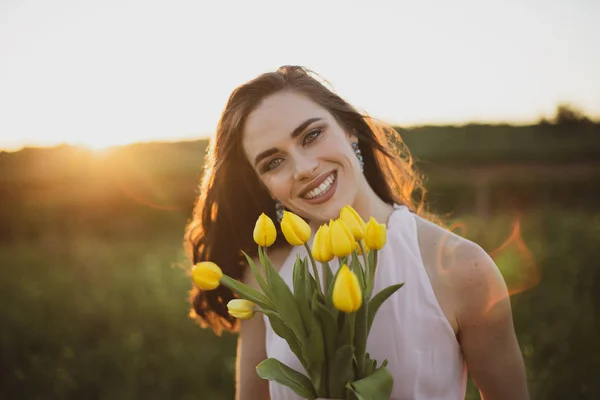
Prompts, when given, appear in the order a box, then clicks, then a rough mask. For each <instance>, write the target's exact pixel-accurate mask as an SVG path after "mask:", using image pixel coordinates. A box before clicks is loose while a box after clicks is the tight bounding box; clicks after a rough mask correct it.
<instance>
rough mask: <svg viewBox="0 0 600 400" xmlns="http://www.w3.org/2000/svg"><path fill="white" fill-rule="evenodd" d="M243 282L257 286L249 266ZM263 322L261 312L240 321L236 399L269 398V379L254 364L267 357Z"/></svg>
mask: <svg viewBox="0 0 600 400" xmlns="http://www.w3.org/2000/svg"><path fill="white" fill-rule="evenodd" d="M243 280H244V282H245V283H246V284H247V285H250V286H252V287H254V288H258V284H257V283H256V280H255V279H254V277H253V276H252V273H251V271H250V268H247V269H246V275H245V277H244V279H243ZM265 335H266V333H265V323H264V320H263V316H262V314H260V313H259V314H256V315H255V316H254V318H252V319H250V320H246V321H245V320H242V321H241V329H240V334H239V339H238V347H237V368H236V386H237V387H236V400H255V399H260V400H263V399H264V400H269V399H270V397H269V381H267V380H265V379H261V378H259V377H258V375H257V373H256V365H257V364H258V363H260V362H261V361H263V360H264V359H266V358H267V354H266V349H265Z"/></svg>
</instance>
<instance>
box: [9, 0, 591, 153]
mask: <svg viewBox="0 0 600 400" xmlns="http://www.w3.org/2000/svg"><path fill="white" fill-rule="evenodd" d="M277 4H278V3H276V2H274V1H257V2H254V3H253V4H251V5H249V4H245V3H243V2H235V4H231V3H227V4H221V3H218V4H211V6H210V7H208V6H205V5H203V4H200V3H195V2H166V1H157V2H153V3H151V4H150V3H147V2H142V1H141V0H129V1H116V0H113V1H108V0H107V1H104V2H90V3H86V4H81V3H79V2H76V1H74V0H59V1H57V2H53V3H52V4H48V3H46V2H42V1H41V0H33V1H32V2H30V4H28V5H27V7H25V6H23V5H22V4H18V3H17V2H15V1H13V2H10V1H9V2H5V3H3V4H1V5H0V11H2V12H0V33H2V34H1V35H0V51H2V53H3V54H6V58H5V60H4V61H3V62H2V63H0V87H2V88H3V90H2V91H1V92H0V110H2V112H3V114H4V115H3V117H2V118H0V149H1V150H4V151H18V149H20V148H23V147H55V146H57V145H59V144H60V143H67V144H71V145H76V146H82V147H88V148H95V149H102V148H106V147H112V146H121V145H126V144H130V143H139V142H156V141H158V142H178V141H189V140H201V139H204V138H210V137H211V136H212V132H213V131H214V127H215V126H216V124H217V121H218V118H219V115H220V113H221V110H222V108H223V107H224V105H225V102H226V101H227V98H228V96H229V93H230V92H231V91H232V90H233V89H234V88H235V87H236V86H238V85H240V84H241V83H243V82H245V81H247V80H249V79H252V78H253V77H255V76H257V75H259V74H260V73H263V72H266V71H269V70H273V69H275V68H277V67H278V66H279V65H283V64H299V65H305V66H307V67H309V68H311V69H312V70H314V71H315V72H317V73H318V74H320V76H321V77H322V78H323V79H326V80H327V81H328V82H330V83H331V85H332V87H333V89H334V90H335V91H336V92H337V93H338V94H340V95H341V96H342V97H343V98H344V99H346V100H347V101H349V102H350V103H351V104H353V105H354V106H355V107H356V108H357V109H358V110H359V111H361V112H364V113H366V114H368V115H370V116H372V117H374V118H377V119H379V120H382V121H384V122H386V123H389V124H390V125H394V126H401V127H411V126H423V125H433V126H439V125H444V126H447V125H465V124H469V123H482V124H500V123H508V124H512V125H527V124H535V123H536V122H537V121H539V120H540V119H541V118H546V119H548V118H551V117H552V116H553V115H554V112H555V109H556V107H557V106H558V105H559V104H563V103H566V104H570V105H572V106H573V107H575V108H577V109H580V110H581V111H582V112H583V113H584V114H585V115H587V116H588V117H589V118H592V119H594V120H598V119H600V95H599V93H600V79H598V78H597V72H596V71H598V70H600V54H598V53H593V52H592V51H591V49H594V48H600V26H599V25H598V24H596V23H595V21H596V20H597V18H598V17H600V3H598V2H593V1H590V0H577V1H573V2H569V3H564V2H559V1H556V0H555V1H550V2H539V1H537V0H525V1H522V2H520V3H519V4H501V2H499V1H495V2H486V4H485V5H482V4H480V3H478V2H476V1H474V0H459V1H458V2H454V3H452V4H448V3H446V2H443V1H425V2H421V3H419V4H413V3H409V2H394V3H391V2H385V1H376V0H374V1H372V2H369V3H368V4H367V2H357V1H353V2H340V1H332V2H327V3H319V2H317V1H313V0H307V1H306V2H305V3H303V7H298V8H297V9H295V10H294V13H293V14H292V13H289V12H285V10H280V8H278V7H277ZM265 10H268V11H269V12H270V14H269V13H266V12H263V11H265ZM248 15H250V16H252V18H247V16H248ZM273 16H275V18H273ZM365 17H366V18H365ZM508 26H510V28H511V29H507V27H508ZM107 27H110V29H107ZM280 32H285V33H284V34H280ZM328 32H329V33H328ZM340 32H343V34H344V35H345V40H339V33H340ZM331 42H333V43H332V44H330V43H331ZM363 49H367V51H360V50H363ZM274 50H275V51H274ZM357 50H358V51H357ZM382 54H383V55H385V56H381V55H382ZM370 55H373V56H372V57H369V56H370ZM223 71H226V73H224V72H223Z"/></svg>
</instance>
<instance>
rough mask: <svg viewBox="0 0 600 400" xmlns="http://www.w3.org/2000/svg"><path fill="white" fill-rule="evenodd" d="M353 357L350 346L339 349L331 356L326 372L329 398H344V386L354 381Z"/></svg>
mask: <svg viewBox="0 0 600 400" xmlns="http://www.w3.org/2000/svg"><path fill="white" fill-rule="evenodd" d="M353 355H354V349H353V348H352V346H350V345H344V346H341V347H339V348H338V349H337V350H336V351H335V353H334V354H333V358H332V359H331V362H330V363H329V365H328V370H327V374H328V376H327V380H328V389H329V397H331V398H336V399H343V398H346V384H348V383H349V382H352V381H353V380H354V367H353V364H352V358H353Z"/></svg>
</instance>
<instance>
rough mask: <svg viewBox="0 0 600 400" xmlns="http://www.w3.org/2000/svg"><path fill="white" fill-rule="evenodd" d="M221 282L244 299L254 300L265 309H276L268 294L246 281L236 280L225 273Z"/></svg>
mask: <svg viewBox="0 0 600 400" xmlns="http://www.w3.org/2000/svg"><path fill="white" fill-rule="evenodd" d="M221 283H222V284H223V285H225V286H227V287H228V288H229V289H231V290H232V291H233V292H235V293H237V294H238V295H239V296H240V297H241V298H242V299H246V300H250V301H253V302H254V303H256V304H258V305H259V306H260V307H261V308H263V309H267V310H274V309H275V305H274V304H273V303H272V302H271V300H270V299H269V298H268V297H267V296H265V295H264V294H262V293H261V292H260V291H258V290H256V289H254V288H252V287H250V286H248V285H246V284H245V283H242V282H239V281H236V280H235V279H233V278H231V277H229V276H227V275H223V276H222V277H221Z"/></svg>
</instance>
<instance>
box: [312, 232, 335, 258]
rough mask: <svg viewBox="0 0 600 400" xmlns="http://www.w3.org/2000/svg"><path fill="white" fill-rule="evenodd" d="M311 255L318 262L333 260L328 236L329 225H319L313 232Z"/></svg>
mask: <svg viewBox="0 0 600 400" xmlns="http://www.w3.org/2000/svg"><path fill="white" fill-rule="evenodd" d="M311 253H312V256H313V258H314V259H315V260H317V261H318V262H322V263H326V262H329V261H331V260H333V257H334V255H333V250H331V239H330V238H329V226H327V224H324V225H321V227H320V228H319V229H318V230H317V233H315V239H314V240H313V244H312V249H311Z"/></svg>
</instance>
